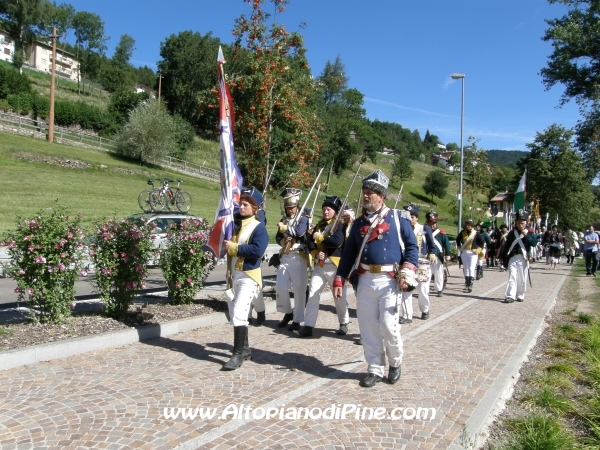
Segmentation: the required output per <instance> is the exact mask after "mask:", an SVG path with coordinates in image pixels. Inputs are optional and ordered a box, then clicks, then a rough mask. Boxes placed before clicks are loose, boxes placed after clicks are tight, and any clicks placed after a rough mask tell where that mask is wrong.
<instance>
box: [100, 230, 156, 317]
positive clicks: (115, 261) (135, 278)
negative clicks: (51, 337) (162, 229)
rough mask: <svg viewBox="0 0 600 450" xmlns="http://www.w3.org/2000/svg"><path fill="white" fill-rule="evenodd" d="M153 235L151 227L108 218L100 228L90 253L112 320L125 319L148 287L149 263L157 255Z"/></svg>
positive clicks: (106, 307)
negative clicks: (133, 304)
mask: <svg viewBox="0 0 600 450" xmlns="http://www.w3.org/2000/svg"><path fill="white" fill-rule="evenodd" d="M151 232H152V228H151V227H145V226H144V224H143V223H142V224H141V225H140V226H137V225H136V224H135V223H134V222H133V221H129V220H126V219H121V220H120V221H117V220H115V219H109V220H108V221H106V222H103V223H100V224H99V225H98V226H97V229H96V235H95V238H94V239H93V242H92V243H91V244H90V251H89V253H90V257H91V260H92V262H93V263H94V265H95V267H96V281H95V287H96V290H97V292H98V294H99V295H100V298H101V299H102V301H103V302H104V304H105V311H106V313H107V314H108V315H110V316H112V317H116V318H121V317H123V316H124V315H125V313H126V312H127V310H128V309H129V306H130V305H131V304H132V303H133V299H134V298H135V296H136V295H137V293H138V292H139V290H140V289H143V288H145V287H146V284H145V283H144V280H145V279H146V277H147V276H148V273H147V271H146V264H148V261H149V260H150V258H151V257H152V255H153V253H154V245H153V244H152V238H151Z"/></svg>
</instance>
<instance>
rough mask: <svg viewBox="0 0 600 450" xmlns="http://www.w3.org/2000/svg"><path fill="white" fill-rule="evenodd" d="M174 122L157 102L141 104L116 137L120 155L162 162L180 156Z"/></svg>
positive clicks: (151, 101)
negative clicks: (155, 159) (168, 156)
mask: <svg viewBox="0 0 600 450" xmlns="http://www.w3.org/2000/svg"><path fill="white" fill-rule="evenodd" d="M175 139H176V130H175V125H174V122H173V118H172V117H171V116H170V115H169V113H168V112H167V110H166V109H165V107H164V106H163V105H161V104H159V103H158V102H157V101H156V100H148V101H147V102H145V103H141V104H140V105H139V106H138V107H136V108H135V109H134V110H133V111H132V112H131V114H130V115H129V121H128V122H127V123H126V124H125V126H124V127H123V128H122V129H121V131H120V132H119V133H118V134H117V137H116V141H117V152H118V153H120V154H122V155H125V156H128V157H130V158H134V159H136V160H138V161H149V160H152V159H154V158H162V157H164V156H167V155H172V154H175V153H176V152H177V142H176V140H175Z"/></svg>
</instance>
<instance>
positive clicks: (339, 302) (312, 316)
mask: <svg viewBox="0 0 600 450" xmlns="http://www.w3.org/2000/svg"><path fill="white" fill-rule="evenodd" d="M336 270H337V267H336V266H335V264H333V263H332V262H325V264H323V267H315V268H314V269H313V271H312V274H311V277H310V289H309V291H308V303H307V304H306V315H305V318H304V325H306V326H309V327H314V326H315V325H316V324H317V316H318V315H319V302H320V300H321V292H323V289H324V288H325V286H326V285H327V284H329V288H330V289H331V287H332V286H333V279H334V278H335V272H336ZM347 289H348V285H347V284H345V283H344V287H343V289H342V297H341V298H336V299H334V302H335V310H336V312H337V316H338V321H339V323H340V324H342V323H344V324H347V323H349V322H350V315H349V314H348V300H347V299H346V293H347ZM294 321H295V320H294Z"/></svg>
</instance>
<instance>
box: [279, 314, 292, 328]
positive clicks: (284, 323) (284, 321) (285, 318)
mask: <svg viewBox="0 0 600 450" xmlns="http://www.w3.org/2000/svg"><path fill="white" fill-rule="evenodd" d="M292 320H294V314H293V313H286V314H285V315H284V316H283V319H281V322H279V323H278V324H277V326H278V327H279V328H283V327H285V326H287V324H288V323H290V321H292Z"/></svg>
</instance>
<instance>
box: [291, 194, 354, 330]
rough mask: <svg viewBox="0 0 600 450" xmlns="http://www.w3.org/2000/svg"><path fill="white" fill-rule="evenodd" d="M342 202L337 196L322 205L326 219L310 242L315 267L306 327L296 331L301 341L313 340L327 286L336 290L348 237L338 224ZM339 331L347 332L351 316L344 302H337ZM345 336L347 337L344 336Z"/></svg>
mask: <svg viewBox="0 0 600 450" xmlns="http://www.w3.org/2000/svg"><path fill="white" fill-rule="evenodd" d="M341 207H342V202H341V200H340V198H339V197H337V196H335V195H328V196H327V197H325V200H324V201H323V205H322V207H321V210H322V212H323V218H322V219H321V220H320V221H319V222H318V223H317V224H316V225H315V228H314V230H313V231H312V233H311V234H309V236H308V239H307V245H308V251H309V252H310V254H311V256H312V260H313V262H314V267H313V270H312V274H311V277H310V287H309V292H308V303H307V304H306V314H305V317H304V327H302V328H301V329H300V330H297V331H294V333H296V334H297V335H298V336H300V337H310V336H312V333H313V328H314V327H315V325H316V324H317V316H318V314H319V302H320V299H321V293H322V292H323V289H324V288H325V285H327V284H328V285H329V286H330V287H332V286H333V278H334V276H335V272H336V269H337V267H338V264H339V261H340V256H341V255H342V248H343V245H344V240H345V234H344V225H343V223H341V222H339V221H336V219H337V215H338V213H339V212H340V208H341ZM334 301H335V308H336V311H337V315H338V320H339V323H340V329H342V328H344V329H346V330H347V329H348V322H350V316H349V314H348V303H347V302H346V299H345V298H342V297H340V298H339V299H338V298H334ZM344 334H345V333H344Z"/></svg>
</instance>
